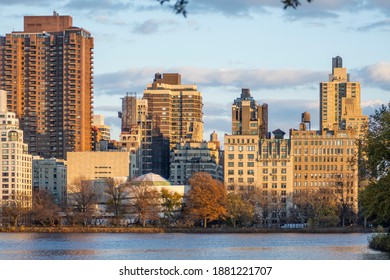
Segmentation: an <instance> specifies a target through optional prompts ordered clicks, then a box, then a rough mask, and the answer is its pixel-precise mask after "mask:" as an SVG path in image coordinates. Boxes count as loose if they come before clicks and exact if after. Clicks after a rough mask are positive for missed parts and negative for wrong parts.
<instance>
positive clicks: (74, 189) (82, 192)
mask: <svg viewBox="0 0 390 280" xmlns="http://www.w3.org/2000/svg"><path fill="white" fill-rule="evenodd" d="M102 193H103V188H102V186H99V185H96V184H95V183H94V182H93V181H91V180H88V179H87V178H86V177H83V176H80V177H78V178H75V179H74V180H73V182H71V183H70V184H69V185H68V206H70V207H71V208H72V210H73V214H74V218H76V219H79V220H80V221H81V222H82V223H83V224H84V225H87V224H89V223H90V222H91V219H92V216H93V215H94V214H95V210H96V207H97V204H98V203H99V202H100V200H101V197H102Z"/></svg>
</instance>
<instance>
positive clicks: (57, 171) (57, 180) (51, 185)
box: [32, 156, 67, 207]
mask: <svg viewBox="0 0 390 280" xmlns="http://www.w3.org/2000/svg"><path fill="white" fill-rule="evenodd" d="M32 169H33V175H32V177H33V191H34V192H39V191H42V190H44V191H47V192H49V193H50V194H51V195H52V196H53V202H54V203H55V204H57V205H58V206H60V207H64V206H65V205H66V189H67V184H66V161H64V160H58V159H55V158H51V159H44V158H42V157H39V156H33V160H32Z"/></svg>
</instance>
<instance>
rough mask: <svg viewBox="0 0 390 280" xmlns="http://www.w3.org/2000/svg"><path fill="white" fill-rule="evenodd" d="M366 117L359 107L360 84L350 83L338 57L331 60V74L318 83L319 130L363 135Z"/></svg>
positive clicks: (348, 76)
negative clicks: (338, 130)
mask: <svg viewBox="0 0 390 280" xmlns="http://www.w3.org/2000/svg"><path fill="white" fill-rule="evenodd" d="M366 122H367V116H364V115H363V114H362V109H361V107H360V83H359V82H351V81H350V75H349V74H348V73H347V69H346V68H343V61H342V58H341V57H340V56H337V57H334V58H333V59H332V74H330V75H329V80H328V81H327V82H321V83H320V130H322V129H329V130H333V129H335V127H337V129H341V130H345V129H350V128H352V129H354V130H356V131H358V133H359V134H361V133H363V130H364V126H365V124H366Z"/></svg>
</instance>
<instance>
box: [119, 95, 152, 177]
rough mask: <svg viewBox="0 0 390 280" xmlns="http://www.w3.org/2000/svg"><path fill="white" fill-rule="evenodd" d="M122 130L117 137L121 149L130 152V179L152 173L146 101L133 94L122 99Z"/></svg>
mask: <svg viewBox="0 0 390 280" xmlns="http://www.w3.org/2000/svg"><path fill="white" fill-rule="evenodd" d="M119 116H120V117H121V120H122V126H121V127H122V129H121V134H120V137H119V146H120V148H121V149H123V150H126V151H129V152H130V157H131V159H130V161H131V171H130V177H131V178H134V177H138V176H140V175H142V174H147V173H150V172H152V171H153V158H152V117H151V113H150V112H149V110H148V100H146V99H138V98H137V96H136V95H135V94H129V93H128V94H127V95H126V96H125V97H124V98H122V112H120V114H119Z"/></svg>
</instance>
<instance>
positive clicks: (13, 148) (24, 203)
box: [0, 90, 32, 208]
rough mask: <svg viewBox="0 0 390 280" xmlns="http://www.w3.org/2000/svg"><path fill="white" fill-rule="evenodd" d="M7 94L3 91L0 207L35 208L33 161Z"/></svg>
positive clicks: (0, 106)
mask: <svg viewBox="0 0 390 280" xmlns="http://www.w3.org/2000/svg"><path fill="white" fill-rule="evenodd" d="M6 100H7V92H6V91H3V90H0V134H1V138H0V142H1V149H0V156H1V165H0V166H1V173H0V182H1V185H0V205H7V204H8V205H9V204H15V206H17V207H22V208H31V206H32V179H31V173H32V163H31V160H32V157H31V155H29V154H28V147H27V144H25V143H24V142H23V131H22V130H21V129H19V120H18V118H16V116H15V113H13V112H9V111H7V103H6Z"/></svg>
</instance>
